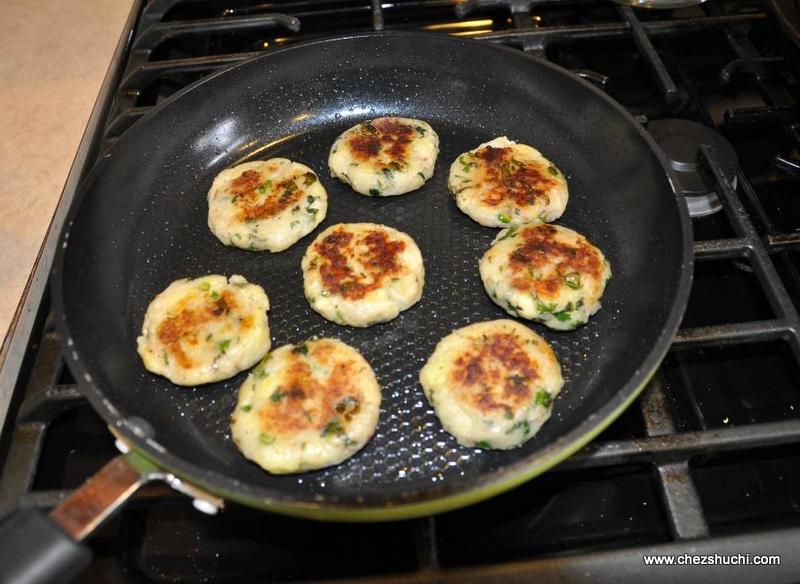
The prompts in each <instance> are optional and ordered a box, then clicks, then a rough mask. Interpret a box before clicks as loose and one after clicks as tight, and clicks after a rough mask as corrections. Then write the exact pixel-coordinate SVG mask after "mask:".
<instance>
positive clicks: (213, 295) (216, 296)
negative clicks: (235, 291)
mask: <svg viewBox="0 0 800 584" xmlns="http://www.w3.org/2000/svg"><path fill="white" fill-rule="evenodd" d="M217 298H219V292H217V291H216V290H212V291H211V300H216V299H217Z"/></svg>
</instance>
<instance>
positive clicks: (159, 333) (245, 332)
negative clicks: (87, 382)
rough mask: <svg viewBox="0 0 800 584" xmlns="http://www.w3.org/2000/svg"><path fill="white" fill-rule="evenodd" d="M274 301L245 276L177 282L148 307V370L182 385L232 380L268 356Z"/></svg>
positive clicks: (144, 348)
mask: <svg viewBox="0 0 800 584" xmlns="http://www.w3.org/2000/svg"><path fill="white" fill-rule="evenodd" d="M268 309H269V300H268V299H267V295H266V293H265V292H264V289H263V288H261V286H257V285H255V284H250V283H248V282H247V280H245V279H244V278H243V277H242V276H231V278H230V280H228V279H227V278H226V277H225V276H203V277H201V278H195V279H193V280H189V279H184V280H177V281H175V282H173V283H172V284H170V285H169V286H168V287H167V288H166V289H165V290H164V291H163V292H161V293H160V294H159V295H158V296H156V297H155V299H153V301H152V302H151V303H150V305H149V306H148V307H147V312H146V313H145V317H144V323H143V324H142V334H141V336H140V337H139V338H138V339H137V345H138V351H139V355H140V356H141V358H142V361H143V362H144V366H145V367H146V368H147V369H148V370H149V371H152V372H153V373H158V374H159V375H163V376H164V377H166V378H168V379H169V380H170V381H172V382H173V383H176V384H178V385H199V384H202V383H211V382H212V381H220V380H222V379H228V378H229V377H233V376H234V375H236V374H237V373H239V372H240V371H244V370H245V369H248V368H250V367H252V366H253V365H254V364H255V363H256V362H257V361H258V360H259V359H261V357H263V356H264V354H265V353H266V352H267V351H269V348H270V338H269V325H268V322H267V310H268Z"/></svg>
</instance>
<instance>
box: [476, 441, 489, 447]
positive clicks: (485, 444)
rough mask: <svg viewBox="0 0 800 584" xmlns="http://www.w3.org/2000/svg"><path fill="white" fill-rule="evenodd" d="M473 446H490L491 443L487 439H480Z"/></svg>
mask: <svg viewBox="0 0 800 584" xmlns="http://www.w3.org/2000/svg"><path fill="white" fill-rule="evenodd" d="M475 447H476V448H491V447H492V445H491V443H489V441H487V440H481V441H479V442H476V443H475Z"/></svg>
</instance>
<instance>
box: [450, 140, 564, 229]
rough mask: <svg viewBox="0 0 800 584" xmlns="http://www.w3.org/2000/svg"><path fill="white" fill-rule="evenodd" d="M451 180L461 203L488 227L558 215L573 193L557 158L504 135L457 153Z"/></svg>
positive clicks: (538, 221) (550, 218)
mask: <svg viewBox="0 0 800 584" xmlns="http://www.w3.org/2000/svg"><path fill="white" fill-rule="evenodd" d="M448 186H449V187H450V192H451V193H452V194H453V197H454V198H455V200H456V205H458V208H459V209H461V210H462V211H463V212H464V213H466V214H467V215H469V216H470V217H472V218H473V219H474V220H475V221H477V222H478V223H480V224H481V225H485V226H487V227H508V226H512V225H523V224H525V223H542V222H549V221H555V220H556V219H558V218H559V217H561V215H562V214H563V213H564V210H565V209H566V207H567V200H568V199H569V192H568V190H567V180H566V179H565V178H564V175H563V174H562V173H561V171H560V170H558V168H557V167H556V166H555V165H554V164H553V163H552V162H550V161H549V160H547V159H546V158H545V157H544V156H542V154H541V153H540V152H539V151H538V150H536V149H535V148H532V147H531V146H527V145H525V144H517V143H516V142H513V141H511V140H509V139H508V138H506V137H505V136H501V137H500V138H495V139H494V140H492V141H491V142H486V143H485V144H481V145H480V146H478V147H477V148H475V149H474V150H470V151H469V152H465V153H464V154H462V155H460V156H459V157H458V158H456V160H455V162H453V164H452V166H451V167H450V177H449V179H448Z"/></svg>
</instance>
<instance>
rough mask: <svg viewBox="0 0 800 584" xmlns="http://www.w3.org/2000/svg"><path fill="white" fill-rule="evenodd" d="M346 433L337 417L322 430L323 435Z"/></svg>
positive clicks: (325, 436) (324, 436)
mask: <svg viewBox="0 0 800 584" xmlns="http://www.w3.org/2000/svg"><path fill="white" fill-rule="evenodd" d="M342 434H344V428H343V427H342V424H341V422H339V420H338V419H337V418H333V419H332V420H331V421H330V422H328V424H327V425H326V426H325V428H323V430H322V437H323V438H327V437H328V436H341V435H342Z"/></svg>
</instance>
